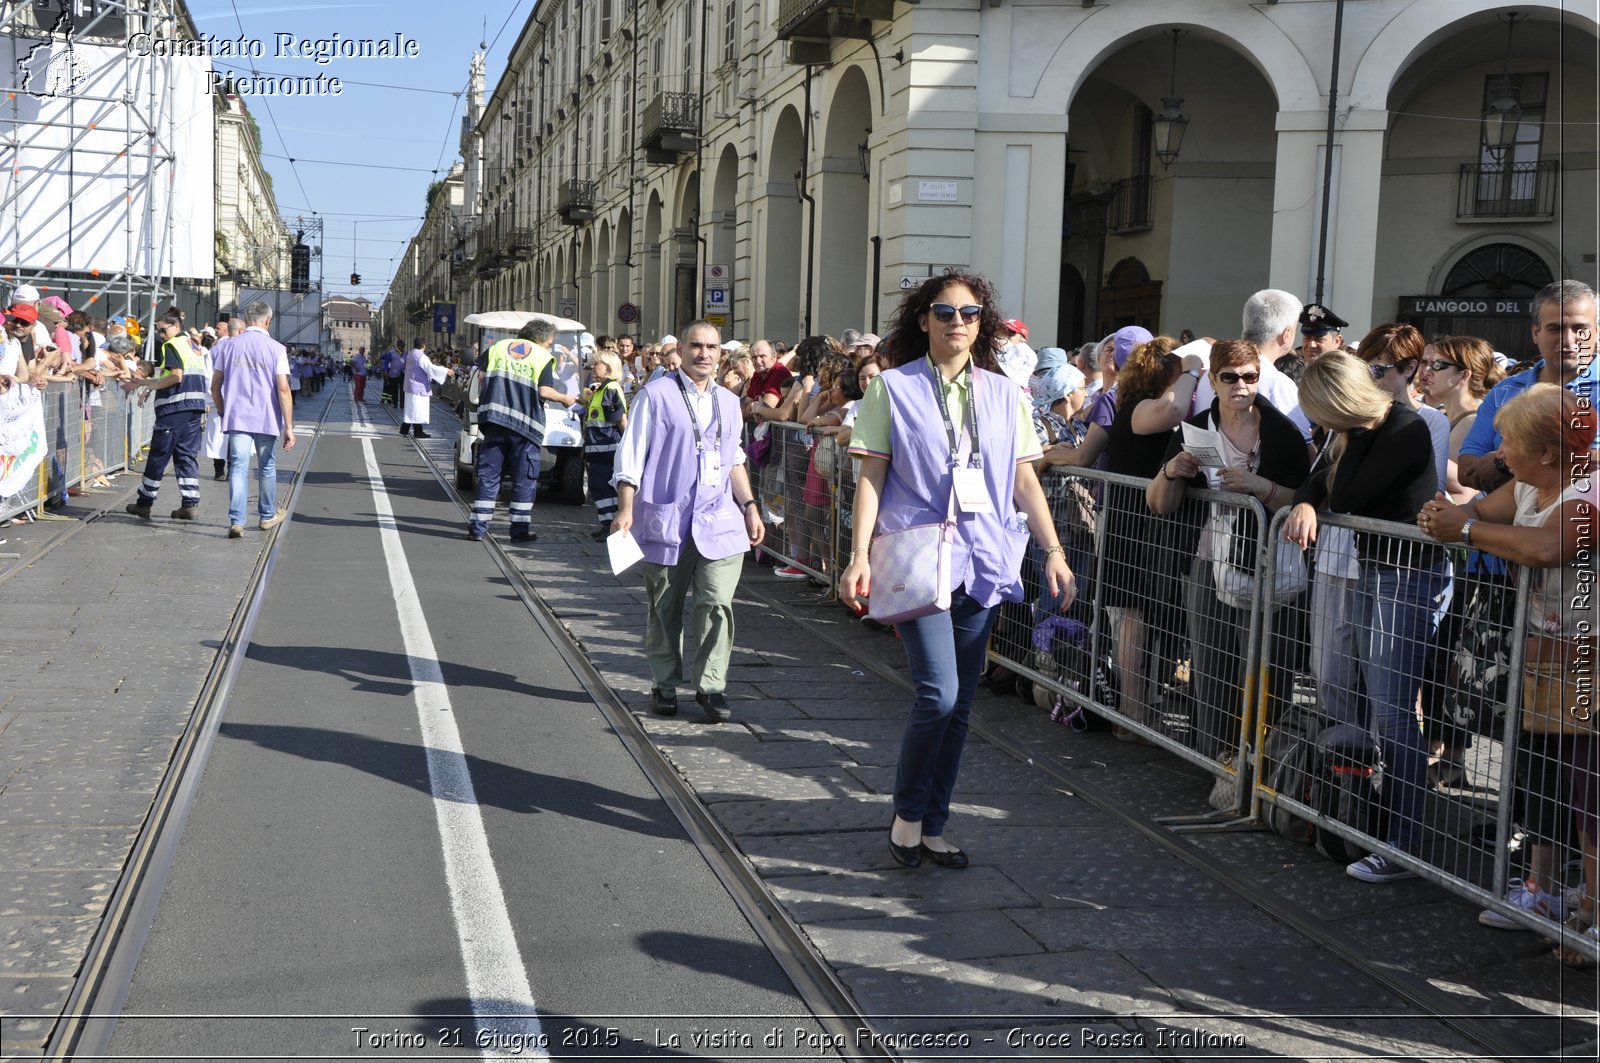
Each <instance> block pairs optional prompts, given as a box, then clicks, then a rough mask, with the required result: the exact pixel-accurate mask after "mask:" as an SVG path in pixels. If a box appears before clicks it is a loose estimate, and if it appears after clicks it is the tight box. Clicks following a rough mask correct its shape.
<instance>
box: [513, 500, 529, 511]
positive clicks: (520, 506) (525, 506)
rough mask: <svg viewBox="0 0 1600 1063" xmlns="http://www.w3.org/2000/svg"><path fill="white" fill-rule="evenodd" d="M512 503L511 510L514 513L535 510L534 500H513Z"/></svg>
mask: <svg viewBox="0 0 1600 1063" xmlns="http://www.w3.org/2000/svg"><path fill="white" fill-rule="evenodd" d="M510 505H511V512H513V513H532V512H533V503H532V502H512V503H510Z"/></svg>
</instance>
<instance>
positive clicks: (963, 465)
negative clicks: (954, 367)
mask: <svg viewBox="0 0 1600 1063" xmlns="http://www.w3.org/2000/svg"><path fill="white" fill-rule="evenodd" d="M928 371H929V372H930V373H932V374H933V395H934V398H935V399H936V400H937V401H938V403H939V415H940V416H941V417H942V418H943V419H944V432H945V436H946V438H948V439H949V441H950V477H951V485H952V486H951V491H952V495H953V502H954V505H955V508H957V509H959V510H960V511H961V512H963V513H968V514H982V513H993V512H994V504H993V503H992V502H991V501H990V500H989V488H988V484H987V483H986V482H985V480H984V476H983V450H982V447H981V445H980V444H979V442H978V392H977V387H976V381H975V380H974V379H973V373H972V362H971V361H970V360H968V362H967V366H966V369H965V370H963V372H964V373H965V375H966V381H965V383H966V387H967V416H966V418H965V420H966V423H965V424H963V425H962V426H961V436H960V437H959V438H958V437H957V436H956V426H955V422H954V421H953V420H952V419H951V417H950V404H949V402H948V401H946V399H945V382H944V377H943V376H942V375H941V374H940V373H939V368H938V367H937V366H936V365H934V364H933V359H932V358H929V359H928ZM962 444H967V445H968V446H969V448H970V449H969V450H968V453H967V459H966V461H965V462H963V461H962V460H961V457H960V453H961V449H962Z"/></svg>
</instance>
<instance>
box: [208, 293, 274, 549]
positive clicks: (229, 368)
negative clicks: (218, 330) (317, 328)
mask: <svg viewBox="0 0 1600 1063" xmlns="http://www.w3.org/2000/svg"><path fill="white" fill-rule="evenodd" d="M244 320H245V325H246V328H245V330H244V332H243V333H241V334H240V335H238V336H235V337H233V339H231V340H230V341H229V342H228V344H227V345H226V347H224V348H221V351H220V354H216V355H215V357H214V359H213V369H212V374H211V396H212V400H213V401H214V402H215V403H216V407H217V411H218V413H219V415H220V417H221V419H222V431H223V434H224V435H225V436H226V437H227V440H228V538H230V539H239V538H243V536H244V511H245V504H246V503H247V502H248V501H249V483H248V480H247V477H248V474H249V470H250V452H251V450H252V449H253V450H254V451H255V455H256V470H257V471H256V496H257V498H256V507H257V509H256V511H257V513H258V514H259V515H260V518H261V524H260V527H261V530H262V531H266V530H268V529H270V528H274V527H276V526H277V525H279V524H280V523H282V522H283V518H284V514H283V513H280V512H279V511H278V508H277V493H278V464H277V459H276V457H275V455H274V449H275V448H276V446H277V443H278V437H279V435H280V434H281V435H282V437H283V449H284V450H293V449H294V398H293V396H292V395H291V393H290V391H289V355H288V352H287V351H286V350H284V346H283V344H281V343H279V342H278V341H277V340H275V339H273V338H272V336H271V335H269V334H268V332H267V326H268V325H269V324H271V323H272V307H271V306H270V305H268V304H267V303H265V302H259V301H258V302H254V303H251V304H250V305H248V306H246V307H245V308H244ZM214 353H215V352H214Z"/></svg>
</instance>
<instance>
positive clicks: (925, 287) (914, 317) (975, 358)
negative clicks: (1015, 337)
mask: <svg viewBox="0 0 1600 1063" xmlns="http://www.w3.org/2000/svg"><path fill="white" fill-rule="evenodd" d="M952 284H964V285H966V286H967V287H968V288H970V289H971V290H972V295H973V298H975V299H976V300H977V301H978V302H979V303H981V304H982V305H983V314H982V316H980V317H979V318H978V338H977V339H976V340H974V341H973V344H972V364H973V365H975V366H977V367H978V368H979V369H987V370H989V371H990V372H999V371H1000V366H999V363H998V362H996V361H995V358H994V341H995V338H996V337H997V336H1000V335H1002V333H1003V330H1004V328H1005V326H1003V325H1001V324H1000V296H999V293H998V292H996V291H995V289H994V285H992V284H990V283H989V282H988V281H986V280H984V279H983V278H982V277H980V276H978V275H977V274H976V273H963V272H961V271H960V270H954V269H947V270H945V271H944V272H943V273H942V274H940V275H939V276H937V277H929V278H928V279H927V280H925V281H923V282H922V285H921V286H920V287H918V288H916V289H914V290H912V291H911V292H908V293H907V294H906V297H905V298H904V299H902V300H901V301H900V309H899V310H897V311H896V312H895V315H894V320H893V321H892V322H890V324H889V332H888V335H887V336H885V337H884V345H885V346H887V347H888V349H889V352H890V357H892V358H893V359H894V364H895V365H896V366H897V367H898V366H902V365H906V364H908V363H910V362H914V361H916V360H917V359H918V358H922V357H925V356H926V355H927V353H928V334H927V333H926V332H924V331H923V330H922V324H921V322H920V321H918V318H920V317H922V316H923V315H924V314H928V313H929V312H930V308H931V307H932V306H933V304H934V301H935V300H936V299H938V297H939V293H940V292H942V291H944V290H945V289H946V288H948V287H950V286H951V285H952ZM880 349H881V348H880Z"/></svg>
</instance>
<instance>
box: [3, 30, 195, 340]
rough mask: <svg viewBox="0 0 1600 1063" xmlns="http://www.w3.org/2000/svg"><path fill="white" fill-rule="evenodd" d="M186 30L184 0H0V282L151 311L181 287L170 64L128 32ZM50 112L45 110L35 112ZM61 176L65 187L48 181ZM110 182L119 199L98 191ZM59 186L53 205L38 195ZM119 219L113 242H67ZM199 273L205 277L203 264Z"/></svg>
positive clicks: (108, 311)
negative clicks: (143, 49)
mask: <svg viewBox="0 0 1600 1063" xmlns="http://www.w3.org/2000/svg"><path fill="white" fill-rule="evenodd" d="M145 34H148V35H149V36H148V37H140V35H145ZM193 37H194V31H193V24H192V22H191V20H190V18H189V14H188V11H187V9H186V7H185V5H184V4H183V2H182V0H48V2H38V0H27V2H20V0H0V41H4V42H8V43H9V50H7V45H6V44H0V59H5V58H9V59H10V60H11V61H10V62H9V63H8V64H7V66H6V69H4V70H0V92H3V93H4V97H3V103H0V219H3V220H0V227H3V230H4V232H3V233H0V282H3V283H4V285H5V286H7V287H11V288H14V287H15V286H17V285H21V284H31V285H34V286H35V287H38V288H40V289H41V290H46V289H48V291H49V292H51V293H56V294H62V295H64V296H65V297H66V298H67V299H68V301H69V302H71V303H72V304H73V305H74V306H76V307H79V308H85V309H89V310H90V312H91V313H93V314H95V315H96V316H103V317H110V316H112V315H114V314H126V315H130V316H135V317H142V318H147V319H149V320H150V321H151V322H152V323H153V320H154V317H155V316H156V314H157V313H158V312H159V311H160V309H161V308H162V307H163V306H164V305H167V304H169V303H171V302H173V301H174V300H175V299H176V298H177V296H178V294H179V287H178V278H177V277H176V276H175V275H174V243H173V238H174V224H175V214H174V208H175V198H174V196H175V190H176V189H177V187H178V180H177V176H176V173H175V171H176V168H177V164H178V151H177V144H178V142H179V136H178V134H179V118H180V116H179V114H178V111H177V108H175V107H174V84H175V78H174V76H173V71H172V69H171V64H167V63H163V62H162V61H159V60H155V59H152V58H150V57H148V56H141V55H139V54H138V50H137V49H135V48H134V47H133V46H132V43H133V41H134V40H135V39H142V40H145V41H174V40H179V39H193ZM86 57H87V58H86ZM91 61H92V62H93V64H94V66H93V67H92V68H91V66H90V62H91ZM91 75H93V77H91ZM116 87H120V91H113V89H114V88H116ZM63 101H64V102H63ZM46 113H48V114H50V115H51V116H52V117H51V120H48V121H45V120H42V116H43V115H44V114H46ZM62 116H64V121H62V120H61V119H62ZM208 117H209V115H208ZM25 153H26V154H25ZM24 159H26V160H27V164H26V165H25V164H24ZM62 181H66V182H68V188H67V189H66V190H65V194H64V195H61V194H60V189H59V185H57V187H55V188H49V187H48V185H49V183H51V182H62ZM73 182H81V183H82V189H83V191H79V190H78V189H75V188H73V187H72V183H73ZM112 185H115V186H117V187H116V188H115V191H119V192H120V194H121V195H120V208H119V207H118V205H117V204H116V202H115V200H114V199H111V198H110V196H109V195H108V192H109V191H111V190H112V189H111V187H110V186H112ZM56 197H59V198H60V202H59V204H57V205H55V206H54V207H53V209H44V208H40V207H39V206H38V203H39V201H40V200H43V201H44V202H46V203H50V202H52V201H53V199H54V198H56ZM86 200H87V201H88V202H85V201H86ZM96 200H98V201H96ZM158 205H159V207H158ZM75 212H76V214H77V216H75ZM116 213H120V218H118V217H116V216H115V214H116ZM85 215H87V217H85ZM118 223H120V229H121V233H120V236H121V242H122V244H123V247H122V249H121V252H120V253H116V252H114V251H113V250H108V249H105V248H104V245H103V244H102V245H100V246H99V247H95V246H91V247H90V248H88V249H84V248H83V247H82V246H81V244H80V246H75V241H79V242H81V241H82V240H83V239H84V237H85V234H86V233H87V232H88V231H89V229H90V228H92V227H96V226H97V227H98V229H99V230H100V231H101V232H103V231H105V229H106V227H107V226H108V225H109V226H113V227H114V226H116V225H117V224H118ZM206 239H207V242H208V243H209V242H210V239H211V235H210V233H209V232H208V233H207V234H206ZM41 249H44V250H41ZM95 256H100V257H103V258H104V262H101V263H97V262H95V261H92V260H91V259H92V257H95ZM195 275H197V276H203V277H204V278H206V279H209V275H210V272H209V268H208V269H207V270H206V271H205V272H204V273H203V274H201V273H196V274H195Z"/></svg>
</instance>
